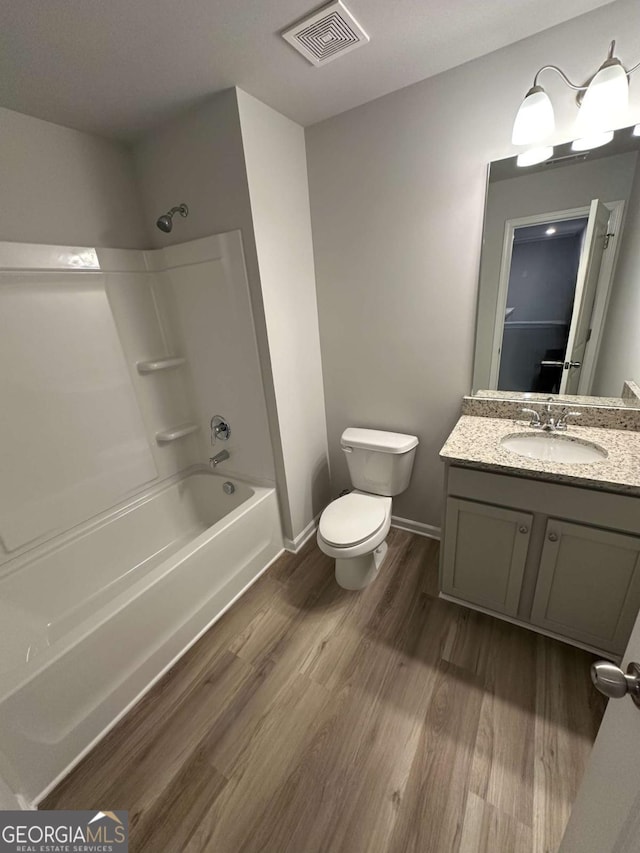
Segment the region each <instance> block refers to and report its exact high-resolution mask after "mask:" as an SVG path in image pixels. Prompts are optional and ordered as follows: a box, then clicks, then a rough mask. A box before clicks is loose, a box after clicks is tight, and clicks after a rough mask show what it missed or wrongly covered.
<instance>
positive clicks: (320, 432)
mask: <svg viewBox="0 0 640 853" xmlns="http://www.w3.org/2000/svg"><path fill="white" fill-rule="evenodd" d="M239 96H240V97H242V103H243V111H242V113H243V114H242V116H241V114H240V110H239V103H238V98H239ZM241 119H242V121H241ZM245 145H246V148H247V155H248V156H247V157H245ZM262 147H264V148H265V150H269V151H270V152H271V154H270V156H271V163H270V164H269V162H268V160H265V159H264V158H263V157H262V155H261V148H262ZM134 157H135V163H136V169H137V173H138V177H139V181H140V187H141V190H142V195H143V200H144V209H145V216H146V222H147V224H148V227H149V238H148V239H149V241H150V242H151V243H152V244H153V245H154V246H166V245H172V244H174V243H182V242H184V241H185V240H192V239H195V238H198V237H204V236H206V235H209V234H216V233H220V232H224V231H230V230H235V229H240V230H241V231H242V238H243V244H244V252H245V261H246V265H247V274H248V278H249V287H250V292H251V302H252V308H253V315H254V321H255V326H256V339H257V343H258V349H259V352H260V362H261V369H262V377H263V383H264V389H265V396H266V401H267V409H268V413H269V427H270V430H271V436H272V439H273V441H272V445H273V450H274V458H275V467H276V480H277V483H278V486H279V489H278V494H279V499H280V506H281V511H282V521H283V528H284V534H285V536H286V537H287V539H289V540H293V539H295V538H296V536H298V535H299V533H300V532H301V530H302V529H303V528H304V527H305V526H306V525H307V524H308V522H310V521H311V519H312V517H313V515H314V514H315V512H317V511H318V510H319V509H320V508H321V507H320V506H318V504H319V502H321V501H322V499H323V498H324V497H325V496H326V492H327V491H328V487H327V485H326V481H327V479H328V476H327V460H326V456H327V451H326V435H325V424H324V406H323V404H322V379H321V368H320V359H319V344H318V343H317V334H318V332H317V320H316V306H315V286H314V285H315V283H314V269H313V264H312V254H311V233H310V226H309V220H308V217H309V207H308V200H307V184H306V158H305V149H304V134H303V132H302V129H301V128H299V127H298V126H297V125H295V124H294V123H293V122H290V121H289V120H288V119H285V118H284V117H283V116H281V115H279V113H277V112H275V111H274V110H271V109H270V108H269V107H266V106H264V105H263V104H259V102H257V101H255V99H253V98H250V97H249V96H247V95H244V93H241V92H239V91H238V90H236V89H228V90H226V91H224V92H221V93H220V94H218V95H215V96H214V97H212V98H210V99H209V100H208V101H207V102H206V103H205V104H203V105H201V106H199V107H197V108H195V109H192V110H189V111H187V112H185V113H183V114H182V115H181V116H178V117H176V118H175V119H174V120H173V121H171V122H169V123H168V124H166V125H164V126H162V127H160V128H158V129H156V130H155V131H153V132H151V133H149V134H148V135H147V136H145V137H144V138H143V139H142V140H140V141H139V142H138V143H137V144H136V146H135V147H134ZM247 169H249V174H248V173H247ZM180 202H186V203H187V204H188V205H189V210H190V212H189V216H188V218H187V219H182V218H180V217H178V216H177V217H176V218H175V220H174V228H173V231H172V232H171V233H170V234H163V233H162V232H161V231H159V230H158V229H157V228H156V227H155V224H154V223H155V221H156V219H157V217H158V215H159V214H160V213H162V212H163V211H165V210H167V209H168V208H170V207H171V206H173V205H176V204H179V203H180ZM305 217H306V219H307V225H306V228H305V225H304V218H305ZM294 235H295V236H294ZM256 238H258V245H256ZM287 240H296V241H297V245H296V246H295V247H293V246H290V245H289V244H288V243H287ZM304 241H306V242H304ZM287 294H288V295H287ZM301 305H302V311H300V310H298V309H300V307H301ZM296 324H298V327H297V328H296ZM309 324H310V326H309ZM298 336H300V337H302V338H306V339H307V341H308V342H309V346H310V348H311V351H310V352H307V353H306V354H305V353H304V352H302V353H301V352H299V347H298V346H297V345H296V341H297V339H298ZM314 336H316V344H315V347H316V350H318V351H317V353H316V354H313V338H314ZM283 345H284V346H285V348H287V351H286V352H283ZM305 368H306V369H308V371H309V374H310V375H309V377H308V380H309V381H308V385H309V387H310V388H311V387H315V388H317V389H318V394H315V395H314V404H313V406H311V405H309V400H308V399H306V398H305V392H306V393H307V396H308V389H304V388H300V387H299V385H300V383H301V382H302V381H303V380H304V375H303V374H304V370H305ZM222 369H224V368H222ZM294 379H295V381H293V380H294ZM305 399H306V402H305ZM296 406H297V407H298V409H297V410H296ZM305 409H307V411H305ZM212 414H213V413H212ZM309 416H312V417H314V429H313V430H306V429H305V418H307V417H309ZM318 418H320V421H319V422H318ZM323 448H324V449H323ZM323 478H324V484H323V482H322V480H323Z"/></svg>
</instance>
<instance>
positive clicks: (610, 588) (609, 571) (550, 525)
mask: <svg viewBox="0 0 640 853" xmlns="http://www.w3.org/2000/svg"><path fill="white" fill-rule="evenodd" d="M639 605H640V538H639V537H637V536H625V535H623V534H620V533H613V532H611V531H610V530H602V529H599V528H595V527H587V526H586V525H583V524H572V523H570V522H566V521H561V520H559V519H556V518H550V519H549V520H548V522H547V527H546V535H545V541H544V546H543V549H542V555H541V558H540V569H539V571H538V579H537V583H536V588H535V597H534V599H533V607H532V609H531V621H532V623H533V624H535V625H539V626H540V627H542V628H547V629H548V630H550V631H554V632H555V633H558V634H562V635H563V636H566V637H572V638H573V639H575V640H579V641H581V642H583V643H587V644H589V645H591V646H596V647H597V648H602V649H615V650H622V649H623V648H624V646H625V644H626V642H627V639H628V638H629V634H630V633H631V628H632V627H633V623H634V621H635V618H636V615H637V613H638V607H639Z"/></svg>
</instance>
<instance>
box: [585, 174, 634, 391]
mask: <svg viewBox="0 0 640 853" xmlns="http://www.w3.org/2000/svg"><path fill="white" fill-rule="evenodd" d="M639 237H640V172H639V171H636V176H635V180H634V182H633V188H632V190H631V195H630V198H629V204H628V207H627V211H626V218H625V224H624V230H623V233H622V244H621V246H620V255H619V257H618V265H617V268H616V275H615V281H614V284H613V288H612V291H611V298H610V302H609V310H608V312H607V318H606V321H605V327H604V335H603V338H602V346H601V349H600V354H599V357H598V369H597V372H596V375H595V379H594V388H593V393H594V394H602V395H604V396H616V395H618V394H619V393H620V388H621V387H622V384H623V382H624V380H625V379H633V380H635V381H636V382H638V381H640V239H639Z"/></svg>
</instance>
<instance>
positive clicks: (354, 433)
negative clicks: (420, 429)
mask: <svg viewBox="0 0 640 853" xmlns="http://www.w3.org/2000/svg"><path fill="white" fill-rule="evenodd" d="M340 443H341V445H342V447H360V448H363V449H364V450H379V451H381V452H382V453H407V451H409V450H413V448H414V447H417V446H418V438H417V436H415V435H405V434H404V433H401V432H384V431H383V430H379V429H360V428H359V427H348V428H347V429H345V431H344V432H343V433H342V438H341V439H340Z"/></svg>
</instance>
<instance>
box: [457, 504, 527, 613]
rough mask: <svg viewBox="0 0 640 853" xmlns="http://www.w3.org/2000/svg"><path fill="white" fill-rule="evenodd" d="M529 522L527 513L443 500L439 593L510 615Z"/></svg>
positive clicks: (514, 607) (516, 596) (519, 582)
mask: <svg viewBox="0 0 640 853" xmlns="http://www.w3.org/2000/svg"><path fill="white" fill-rule="evenodd" d="M532 520H533V517H532V515H531V514H530V513H526V512H516V511H514V510H511V509H505V508H503V507H497V506H490V505H488V504H483V503H476V502H474V501H465V500H460V499H458V498H448V500H447V518H446V530H445V541H444V551H443V558H442V590H443V592H445V593H448V594H449V595H453V596H455V597H456V598H462V599H466V600H467V601H470V602H474V603H475V604H480V605H482V606H483V607H488V608H490V609H492V610H496V611H499V612H501V613H505V614H508V615H511V616H514V615H515V614H516V613H517V611H518V601H519V599H520V589H521V586H522V576H523V573H524V566H525V561H526V558H527V549H528V547H529V537H530V535H531V524H532Z"/></svg>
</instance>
